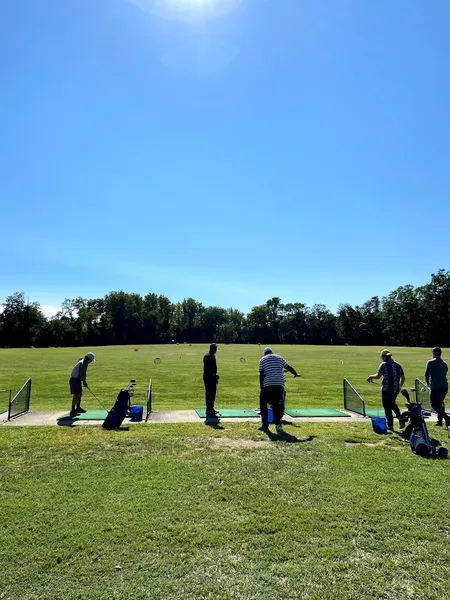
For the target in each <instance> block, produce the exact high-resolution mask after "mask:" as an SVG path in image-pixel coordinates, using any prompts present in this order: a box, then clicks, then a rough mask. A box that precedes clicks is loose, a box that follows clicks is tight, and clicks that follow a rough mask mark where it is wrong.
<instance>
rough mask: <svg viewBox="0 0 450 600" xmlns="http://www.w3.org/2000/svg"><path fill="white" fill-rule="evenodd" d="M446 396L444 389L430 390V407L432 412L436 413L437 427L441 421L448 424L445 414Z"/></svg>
mask: <svg viewBox="0 0 450 600" xmlns="http://www.w3.org/2000/svg"><path fill="white" fill-rule="evenodd" d="M446 395H447V390H446V389H440V390H431V392H430V405H431V408H432V409H433V410H435V411H436V412H437V423H436V424H437V425H442V421H445V422H446V424H447V423H448V417H447V415H446V414H445V405H444V400H445V396H446Z"/></svg>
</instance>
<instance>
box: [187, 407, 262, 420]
mask: <svg viewBox="0 0 450 600" xmlns="http://www.w3.org/2000/svg"><path fill="white" fill-rule="evenodd" d="M195 412H196V413H197V414H198V416H199V417H200V419H205V418H206V410H205V409H204V408H196V409H195ZM258 416H259V415H258V413H257V412H255V411H254V410H250V409H249V408H221V409H220V410H219V412H218V414H217V418H218V419H220V418H223V419H239V418H245V417H258Z"/></svg>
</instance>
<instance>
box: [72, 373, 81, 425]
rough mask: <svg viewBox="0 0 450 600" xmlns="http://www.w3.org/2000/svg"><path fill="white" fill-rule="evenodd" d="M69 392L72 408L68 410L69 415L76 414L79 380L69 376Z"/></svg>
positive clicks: (79, 388)
mask: <svg viewBox="0 0 450 600" xmlns="http://www.w3.org/2000/svg"><path fill="white" fill-rule="evenodd" d="M69 386H70V393H71V394H72V409H71V411H70V416H71V417H75V416H77V406H78V405H79V404H80V402H81V381H79V380H78V379H73V378H70V381H69Z"/></svg>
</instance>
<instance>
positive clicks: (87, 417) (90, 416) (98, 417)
mask: <svg viewBox="0 0 450 600" xmlns="http://www.w3.org/2000/svg"><path fill="white" fill-rule="evenodd" d="M107 415H108V411H107V410H87V411H86V412H85V413H82V414H81V415H77V416H76V417H71V416H70V413H66V414H65V415H63V416H62V417H59V418H58V419H57V420H58V421H62V420H70V421H104V420H105V419H106V417H107Z"/></svg>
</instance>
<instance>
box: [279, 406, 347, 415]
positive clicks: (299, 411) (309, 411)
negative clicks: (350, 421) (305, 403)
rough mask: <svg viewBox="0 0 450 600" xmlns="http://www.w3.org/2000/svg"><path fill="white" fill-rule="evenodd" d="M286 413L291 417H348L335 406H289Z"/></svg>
mask: <svg viewBox="0 0 450 600" xmlns="http://www.w3.org/2000/svg"><path fill="white" fill-rule="evenodd" d="M285 412H286V414H287V415H289V416H290V417H348V416H349V415H346V414H345V413H343V412H341V411H340V410H336V409H335V408H287V409H286V411H285Z"/></svg>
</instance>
